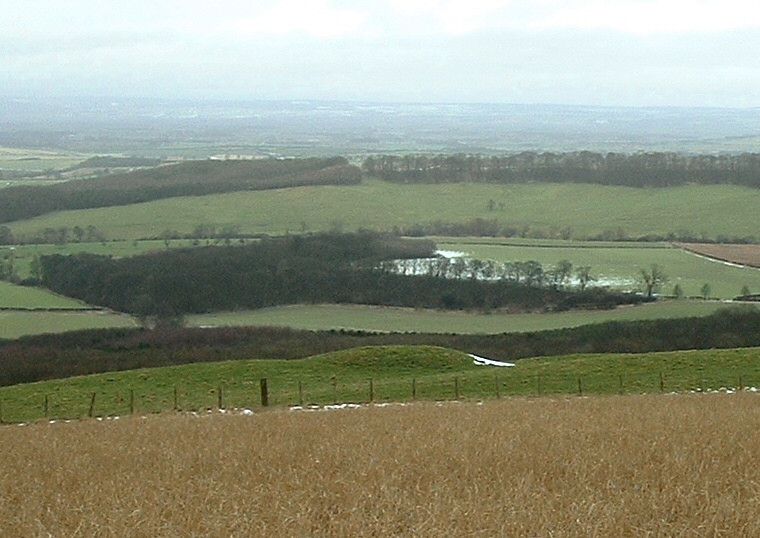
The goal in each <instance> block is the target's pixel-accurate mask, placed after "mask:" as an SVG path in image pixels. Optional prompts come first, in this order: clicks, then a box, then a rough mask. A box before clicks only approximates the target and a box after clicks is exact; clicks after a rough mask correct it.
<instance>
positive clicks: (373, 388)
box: [369, 378, 375, 402]
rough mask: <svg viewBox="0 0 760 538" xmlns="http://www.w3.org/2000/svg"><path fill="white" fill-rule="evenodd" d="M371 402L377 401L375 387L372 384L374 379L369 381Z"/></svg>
mask: <svg viewBox="0 0 760 538" xmlns="http://www.w3.org/2000/svg"><path fill="white" fill-rule="evenodd" d="M369 401H370V402H374V401H375V385H374V384H373V383H372V379H371V378H370V380H369Z"/></svg>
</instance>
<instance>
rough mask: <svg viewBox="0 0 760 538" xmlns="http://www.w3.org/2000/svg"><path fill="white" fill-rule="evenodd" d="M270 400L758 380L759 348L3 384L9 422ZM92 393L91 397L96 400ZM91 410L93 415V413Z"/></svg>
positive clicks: (397, 349) (681, 387) (396, 357)
mask: <svg viewBox="0 0 760 538" xmlns="http://www.w3.org/2000/svg"><path fill="white" fill-rule="evenodd" d="M262 379H267V386H268V391H269V392H268V394H269V404H270V405H272V406H292V405H309V404H318V405H325V404H334V403H349V402H350V403H367V402H370V401H374V402H409V401H412V400H414V399H417V400H454V399H456V398H459V399H470V400H472V399H477V400H480V399H490V398H498V397H504V396H513V395H514V396H529V395H533V396H539V395H540V396H543V395H560V394H564V395H570V394H579V395H580V394H583V395H586V394H616V393H652V392H660V391H663V392H684V391H695V390H704V391H706V390H718V389H721V388H728V387H732V388H744V389H749V390H754V387H757V386H758V385H760V349H758V348H747V349H730V350H707V351H682V352H668V353H646V354H638V355H634V354H604V355H573V356H566V357H551V358H538V359H523V360H520V361H517V362H516V363H515V366H514V367H496V366H477V365H475V364H473V361H472V359H471V358H470V357H468V356H467V355H466V354H464V353H461V352H459V351H453V350H449V349H444V348H439V347H431V346H387V347H371V348H358V349H353V350H347V351H342V352H338V353H332V354H328V355H323V356H318V357H312V358H308V359H301V360H291V361H282V360H280V361H272V360H256V361H246V360H240V361H232V362H223V363H204V364H192V365H186V366H175V367H168V368H155V369H145V370H133V371H127V372H114V373H108V374H98V375H92V376H85V377H75V378H69V379H66V380H56V381H48V382H40V383H32V384H25V385H15V386H10V387H2V388H0V405H1V406H2V418H3V420H4V421H5V422H22V421H33V420H41V419H44V418H57V419H60V418H82V417H85V416H87V415H89V414H92V415H93V416H120V415H126V414H129V413H131V412H133V411H134V412H135V413H140V414H146V413H157V412H165V411H171V410H174V409H177V410H182V411H191V410H192V411H200V410H206V409H213V408H216V407H218V406H219V404H220V403H221V407H223V408H226V409H235V408H237V409H240V408H249V409H256V410H260V409H261V380H262ZM93 395H94V396H93ZM90 410H92V413H90Z"/></svg>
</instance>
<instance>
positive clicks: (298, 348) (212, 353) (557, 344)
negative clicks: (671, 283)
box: [0, 308, 760, 386]
mask: <svg viewBox="0 0 760 538" xmlns="http://www.w3.org/2000/svg"><path fill="white" fill-rule="evenodd" d="M369 345H437V346H443V347H449V348H453V349H458V350H460V351H464V352H465V353H474V354H476V355H480V356H483V357H489V358H492V359H495V360H502V361H514V360H519V359H521V358H527V357H540V356H551V355H555V356H556V355H569V354H574V353H643V352H653V351H674V350H680V349H712V348H735V347H754V346H760V310H758V309H752V308H741V309H740V308H732V309H724V310H720V311H718V312H716V313H715V314H712V315H710V316H707V317H703V318H700V317H694V318H684V319H662V320H647V321H630V322H618V321H616V322H606V323H598V324H592V325H586V326H582V327H575V328H569V329H558V330H551V331H541V332H531V333H505V334H493V335H461V334H424V333H389V334H378V333H369V332H360V331H301V330H294V329H287V328H274V327H225V328H217V329H198V328H183V327H162V328H161V329H155V330H147V329H144V328H142V329H96V330H86V331H72V332H68V333H62V334H46V335H35V336H27V337H23V338H20V339H16V340H5V341H3V340H0V386H6V385H13V384H17V383H31V382H34V381H43V380H48V379H59V378H65V377H71V376H75V375H86V374H93V373H102V372H111V371H119V370H132V369H136V368H150V367H158V366H170V365H177V364H189V363H198V362H216V361H227V360H240V358H241V357H244V358H246V359H297V358H305V357H309V356H313V355H318V354H321V353H327V352H330V351H338V350H342V349H350V348H353V347H359V346H369Z"/></svg>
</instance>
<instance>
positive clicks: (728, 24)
mask: <svg viewBox="0 0 760 538" xmlns="http://www.w3.org/2000/svg"><path fill="white" fill-rule="evenodd" d="M755 13H756V3H755V2H749V1H746V0H720V1H716V0H696V1H695V0H637V1H630V0H612V1H610V0H604V1H602V0H592V1H589V0H584V1H574V2H556V5H555V6H553V7H552V8H551V9H549V10H547V11H546V15H545V16H544V18H543V20H537V21H535V23H534V26H535V27H540V28H557V27H560V28H580V29H591V28H607V29H611V30H616V31H621V32H626V33H634V34H648V33H682V32H718V31H728V30H735V29H741V28H748V27H760V19H758V18H757V17H756V16H755V15H754V14H755Z"/></svg>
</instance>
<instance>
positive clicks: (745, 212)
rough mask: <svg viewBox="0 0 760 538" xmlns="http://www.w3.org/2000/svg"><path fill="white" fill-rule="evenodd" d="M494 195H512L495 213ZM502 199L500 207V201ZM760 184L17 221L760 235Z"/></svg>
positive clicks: (208, 207)
mask: <svg viewBox="0 0 760 538" xmlns="http://www.w3.org/2000/svg"><path fill="white" fill-rule="evenodd" d="M489 200H494V201H495V202H497V204H500V203H504V209H503V210H494V211H489V210H488V207H489ZM497 207H498V206H497ZM757 207H760V189H750V188H746V187H737V186H731V185H720V186H699V185H689V186H683V187H676V188H665V189H635V188H628V187H607V186H600V185H571V184H532V185H506V186H504V185H490V184H464V183H457V184H437V185H396V184H389V183H385V182H381V181H376V180H365V181H364V182H363V183H362V184H361V185H354V186H320V187H299V188H290V189H280V190H270V191H256V192H236V193H229V194H219V195H211V196H201V197H188V198H173V199H167V200H159V201H154V202H149V203H144V204H136V205H130V206H123V207H111V208H100V209H88V210H79V211H65V212H61V213H55V214H50V215H44V216H41V217H38V218H34V219H30V220H27V221H19V222H15V223H11V224H10V225H9V226H10V228H11V230H12V231H13V233H14V235H16V236H24V235H29V236H31V235H33V234H36V233H38V232H40V231H41V230H44V229H45V228H47V227H51V228H59V227H62V226H66V227H70V228H71V227H73V226H81V227H83V228H84V227H86V226H88V225H94V226H96V227H97V228H98V229H99V230H102V231H103V232H105V234H106V236H107V237H108V238H109V239H110V240H114V239H123V240H129V241H131V240H134V239H140V238H150V237H160V236H161V234H162V233H163V232H164V231H166V230H174V231H177V232H180V233H183V234H185V233H190V232H192V231H193V230H194V229H195V227H197V226H198V225H199V224H207V225H213V226H215V227H216V228H217V229H222V228H224V227H226V226H238V227H239V229H240V231H241V232H243V233H246V234H250V233H269V234H283V233H286V232H300V231H324V230H335V229H344V230H356V229H358V228H361V227H364V228H371V229H378V230H392V229H393V228H394V227H396V226H398V227H410V226H413V225H415V224H420V223H433V222H437V221H443V222H459V223H463V222H468V221H471V220H473V219H476V218H484V219H496V220H497V221H498V222H499V224H500V225H501V226H514V227H518V228H520V229H523V228H525V227H527V228H528V230H531V229H532V230H541V231H549V230H552V229H556V230H561V229H565V228H568V229H570V230H571V236H572V237H573V238H586V237H590V236H596V235H598V234H601V233H603V232H605V231H610V230H618V229H620V230H623V231H624V232H625V233H626V234H628V235H630V236H632V237H638V236H644V235H648V234H667V233H668V232H679V231H684V230H690V231H691V232H693V233H695V234H702V233H704V234H705V235H706V236H708V237H716V236H718V235H721V234H722V235H726V236H730V237H744V236H750V235H754V236H755V237H760V221H759V220H758V219H757V218H756V214H757V211H756V210H757Z"/></svg>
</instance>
